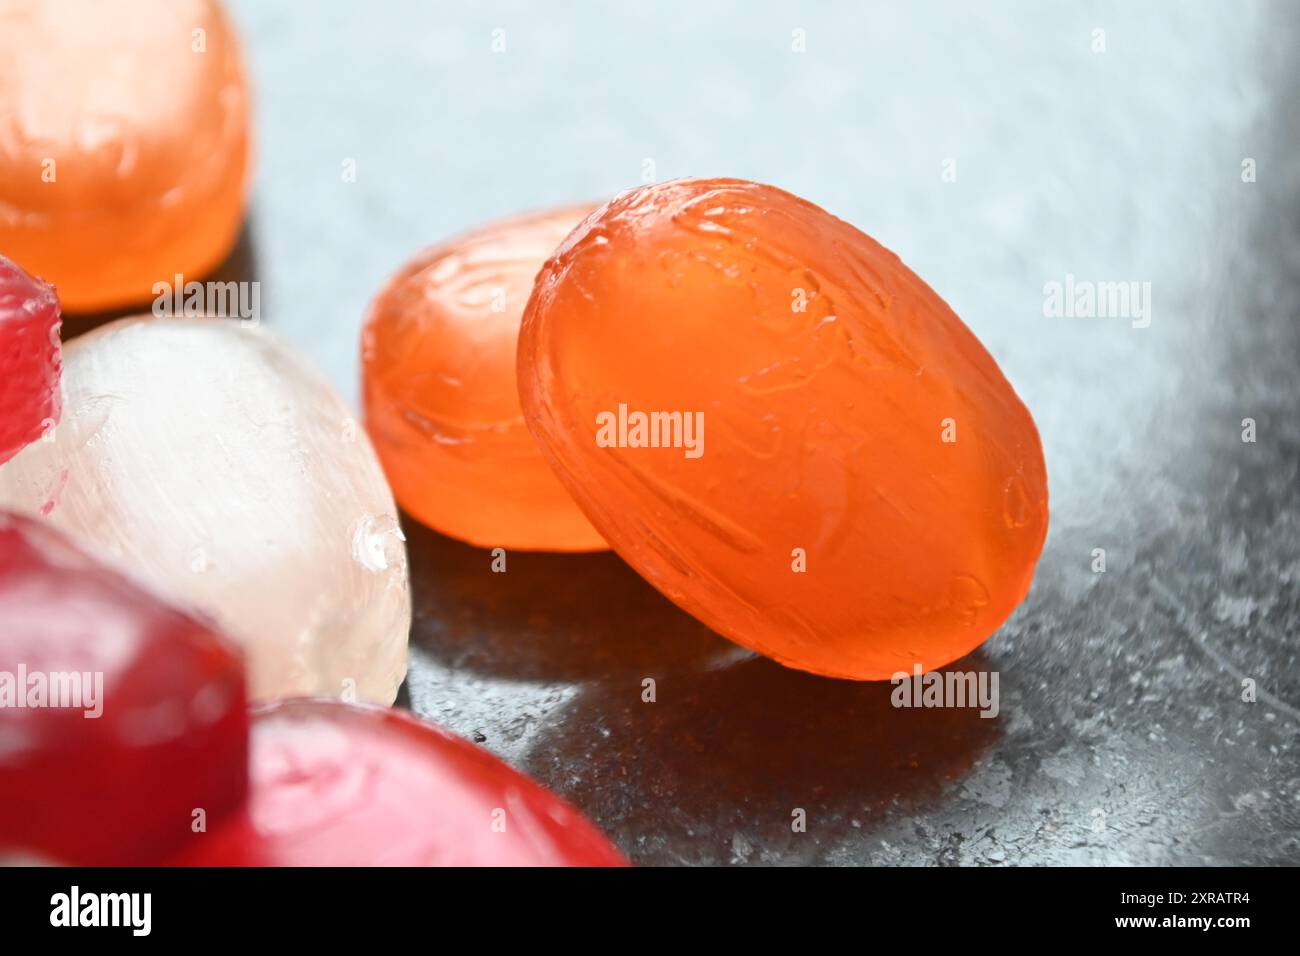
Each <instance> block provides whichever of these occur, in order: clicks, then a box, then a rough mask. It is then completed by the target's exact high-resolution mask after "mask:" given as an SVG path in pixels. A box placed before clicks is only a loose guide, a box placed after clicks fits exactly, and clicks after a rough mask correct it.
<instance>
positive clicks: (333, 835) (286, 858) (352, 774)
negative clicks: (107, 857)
mask: <svg viewBox="0 0 1300 956" xmlns="http://www.w3.org/2000/svg"><path fill="white" fill-rule="evenodd" d="M249 778H250V793H249V800H248V804H247V807H246V808H245V811H244V812H243V813H242V814H241V815H239V816H238V817H234V818H232V819H231V820H230V821H228V822H227V823H226V824H225V825H224V826H223V827H221V828H220V829H218V830H216V831H213V832H211V833H209V834H208V835H207V836H206V837H204V838H202V839H200V840H199V841H198V842H197V843H195V844H192V845H191V848H190V849H189V850H187V852H186V853H185V854H183V855H182V856H181V857H179V858H177V860H176V861H175V862H177V863H181V864H185V865H194V866H617V865H622V864H624V863H625V861H624V859H623V857H622V856H621V855H620V854H619V853H618V851H617V850H615V849H614V848H613V847H612V846H610V844H609V843H608V842H606V840H605V838H604V837H602V836H601V835H600V834H599V833H598V832H597V831H596V829H595V828H594V827H593V826H592V825H591V824H590V823H588V822H587V821H586V820H585V819H583V817H582V816H581V815H580V814H579V813H578V812H577V811H576V810H574V809H573V808H572V807H570V806H569V805H568V804H566V803H565V802H564V801H562V800H560V799H559V798H558V797H555V796H554V795H552V794H550V793H548V792H547V791H546V790H543V789H542V788H541V787H540V786H538V785H537V784H536V783H534V782H533V781H531V780H529V779H528V778H527V777H525V776H523V775H522V774H520V773H518V772H516V771H514V770H512V769H511V768H510V767H508V766H506V765H505V764H504V763H502V762H501V761H500V760H498V759H497V758H496V757H494V756H492V755H491V754H489V753H488V752H487V751H486V750H483V749H481V748H479V747H476V746H474V745H473V744H471V743H469V742H468V741H466V740H462V739H461V738H459V737H456V736H453V735H452V734H450V733H447V732H446V731H444V730H441V729H439V728H438V727H435V726H433V725H432V724H428V723H425V722H423V721H421V720H418V719H416V718H415V717H412V716H411V715H410V714H407V713H404V712H402V711H398V710H388V709H384V708H379V707H371V706H360V705H353V704H344V703H340V702H338V701H334V700H315V699H310V700H309V699H297V700H288V701H281V702H277V703H273V704H269V705H266V706H264V707H261V708H258V709H256V710H254V718H253V725H252V743H251V759H250V771H249Z"/></svg>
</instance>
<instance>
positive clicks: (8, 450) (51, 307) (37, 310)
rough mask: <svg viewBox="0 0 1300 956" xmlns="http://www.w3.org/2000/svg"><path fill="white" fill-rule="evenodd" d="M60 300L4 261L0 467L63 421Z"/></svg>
mask: <svg viewBox="0 0 1300 956" xmlns="http://www.w3.org/2000/svg"><path fill="white" fill-rule="evenodd" d="M59 325H60V319H59V300H58V297H57V296H55V294H54V290H53V289H51V288H50V286H49V285H48V284H47V283H45V282H42V281H41V280H40V279H36V278H33V277H32V276H29V275H28V274H27V273H26V272H24V271H23V270H22V269H21V268H19V267H18V266H17V265H16V264H15V263H13V262H11V261H10V260H8V259H6V258H5V257H4V256H0V465H2V464H4V463H5V462H6V461H8V460H9V459H10V458H12V457H13V456H14V455H15V454H17V452H18V451H19V450H20V449H22V447H23V446H24V445H26V444H27V443H28V442H31V441H35V440H36V439H37V438H39V437H40V436H41V435H42V434H43V433H44V432H45V430H46V429H47V428H50V427H52V426H53V425H54V424H55V423H56V422H57V421H58V420H59V411H60V409H61V407H62V398H61V395H60V394H59V373H60V371H61V369H62V367H63V355H62V350H61V348H60V345H59Z"/></svg>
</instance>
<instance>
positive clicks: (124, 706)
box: [0, 512, 248, 865]
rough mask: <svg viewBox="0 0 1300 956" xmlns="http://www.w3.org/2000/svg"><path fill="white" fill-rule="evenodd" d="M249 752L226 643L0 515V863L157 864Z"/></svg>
mask: <svg viewBox="0 0 1300 956" xmlns="http://www.w3.org/2000/svg"><path fill="white" fill-rule="evenodd" d="M247 759H248V715H247V708H246V706H245V699H244V673H243V668H242V666H241V662H240V657H239V653H238V650H237V649H236V647H235V646H234V645H233V644H232V643H230V642H228V641H226V640H224V639H223V638H221V637H220V636H219V635H218V634H217V633H216V632H215V631H214V630H213V629H212V627H211V626H210V624H209V623H207V622H205V621H203V620H200V619H198V618H196V617H194V616H193V615H191V614H189V613H186V612H184V611H181V610H178V609H177V608H175V607H173V606H171V605H169V604H167V603H165V602H163V601H161V600H160V599H159V598H158V597H156V596H155V595H153V594H151V593H150V592H148V591H147V590H145V589H143V588H141V587H140V586H139V585H138V584H136V583H135V582H134V581H132V580H130V579H129V578H127V577H125V576H124V575H123V574H121V573H120V572H119V571H117V570H115V569H113V568H110V567H108V566H106V565H104V564H102V563H101V562H99V561H97V560H94V559H92V558H91V557H89V556H87V555H86V554H85V553H84V552H82V551H81V550H79V549H78V548H76V547H74V546H73V544H72V542H71V541H70V540H69V539H68V538H67V537H66V536H65V535H63V534H61V533H60V532H58V531H56V530H55V529H54V528H52V527H50V526H49V525H48V524H47V523H45V522H42V521H38V520H34V519H30V518H26V517H22V516H17V515H11V514H6V513H3V512H0V856H4V855H23V856H27V857H30V856H35V857H37V858H40V859H48V860H56V861H60V862H65V863H80V864H90V865H123V864H127V865H130V864H137V863H149V862H156V861H157V860H158V859H159V858H160V857H161V856H163V855H164V854H166V853H170V852H175V851H176V849H177V848H178V847H180V846H183V845H184V844H185V842H186V841H187V840H189V839H191V838H192V837H193V836H194V824H195V823H196V821H198V820H200V819H201V820H202V822H203V823H204V824H205V825H215V824H216V822H217V821H218V820H220V819H221V818H222V816H223V815H225V814H227V813H229V812H230V811H231V810H233V809H234V808H236V807H237V806H239V805H240V803H241V802H242V800H243V798H244V796H245V788H246V784H247ZM196 811H200V812H201V813H200V814H199V815H196Z"/></svg>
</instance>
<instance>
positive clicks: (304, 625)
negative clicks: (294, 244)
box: [0, 318, 411, 703]
mask: <svg viewBox="0 0 1300 956" xmlns="http://www.w3.org/2000/svg"><path fill="white" fill-rule="evenodd" d="M63 361H64V365H63V401H64V405H63V409H64V411H63V418H62V421H61V422H60V423H59V425H58V427H57V428H55V429H53V430H52V432H50V433H47V434H46V436H45V437H44V438H43V439H42V440H38V441H36V442H35V443H34V444H32V445H29V446H28V447H27V448H26V449H25V450H24V451H22V452H21V453H20V454H18V455H17V456H16V457H15V458H14V459H13V460H12V461H10V462H9V463H7V464H6V465H3V466H0V508H9V509H12V510H16V511H23V512H27V513H30V514H36V515H42V516H45V517H46V519H47V520H49V521H51V522H52V523H54V524H56V525H58V526H59V527H61V528H63V529H65V530H66V531H68V532H70V533H71V534H72V535H73V537H74V538H76V539H77V540H79V541H80V542H82V544H83V545H85V546H87V547H90V548H93V549H97V550H98V551H100V552H101V553H103V554H105V555H107V556H109V557H111V558H116V560H117V561H118V563H119V564H121V565H122V566H123V567H124V568H125V569H127V570H128V571H131V572H133V573H134V574H135V575H136V576H137V577H140V578H141V579H143V580H144V581H146V582H149V583H151V584H153V585H154V587H155V588H156V589H157V590H158V591H160V592H161V593H163V594H166V595H170V596H171V597H172V598H173V599H175V600H177V601H181V602H186V603H188V604H190V605H191V606H193V607H195V608H197V609H199V610H200V611H202V612H205V613H207V614H208V615H209V616H210V617H212V618H214V619H215V620H216V621H217V622H218V623H219V624H220V626H221V628H222V629H223V630H225V631H226V632H227V633H229V634H230V635H231V636H232V637H235V638H238V639H239V640H241V641H242V642H243V644H244V647H245V657H246V662H247V666H248V671H249V691H250V694H251V695H252V696H254V697H262V698H265V697H278V696H288V695H298V694H313V695H325V696H331V697H343V698H345V699H350V698H351V697H352V696H355V697H356V698H358V699H367V700H373V701H380V702H383V703H392V701H393V699H394V698H395V697H396V695H397V688H398V685H399V684H400V683H401V682H402V679H403V677H404V676H405V673H406V645H407V637H408V633H409V630H410V623H411V602H410V589H409V583H408V579H407V567H406V547H405V545H404V543H403V538H402V533H401V529H400V528H399V526H398V523H397V509H396V506H395V505H394V504H393V496H392V493H391V492H390V491H389V489H388V484H387V482H386V481H385V480H384V476H383V472H382V471H381V470H380V466H379V463H378V461H377V460H376V458H375V454H374V451H373V450H372V448H371V447H370V442H369V440H368V439H367V437H366V435H365V433H364V432H363V431H361V430H360V429H358V428H357V426H356V422H355V420H354V419H353V417H352V415H351V413H350V412H349V410H348V408H347V406H346V405H345V404H344V402H343V400H342V399H341V398H340V397H339V396H338V394H337V393H336V392H335V391H334V390H333V388H331V387H330V385H329V384H328V383H327V382H326V381H325V380H324V378H322V377H321V375H320V374H319V373H318V372H317V371H316V370H315V369H313V368H311V367H310V366H309V365H308V364H307V363H306V362H305V361H304V360H303V359H301V358H299V357H298V356H297V355H295V354H294V353H292V352H291V351H289V350H288V349H287V348H286V347H285V346H284V345H282V344H280V343H279V342H278V341H276V340H275V339H274V338H272V337H270V336H269V335H267V334H266V333H264V332H262V331H260V330H258V329H248V328H242V327H241V326H240V325H239V324H238V323H234V322H229V321H225V320H217V319H154V318H134V319H123V320H121V321H118V322H114V323H112V324H110V325H106V326H103V327H102V328H100V329H97V330H96V331H94V332H92V333H91V334H89V335H86V336H83V337H81V338H78V339H74V340H73V341H72V342H70V343H69V344H68V345H67V346H66V348H65V351H64V360H63Z"/></svg>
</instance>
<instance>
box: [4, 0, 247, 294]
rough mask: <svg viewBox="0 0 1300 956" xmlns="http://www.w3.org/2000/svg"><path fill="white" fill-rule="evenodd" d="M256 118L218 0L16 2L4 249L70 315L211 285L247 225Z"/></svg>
mask: <svg viewBox="0 0 1300 956" xmlns="http://www.w3.org/2000/svg"><path fill="white" fill-rule="evenodd" d="M248 114H249V95H248V84H247V80H246V79H245V76H244V69H243V65H242V62H241V54H240V51H239V45H238V39H237V37H236V36H235V34H234V32H233V28H232V26H231V23H230V21H229V19H228V18H227V16H226V14H225V13H224V11H223V10H222V8H221V7H220V5H219V4H218V3H217V2H215V0H115V2H113V3H102V2H100V0H61V2H59V3H48V2H44V0H6V2H5V3H3V4H0V251H3V252H4V254H5V255H8V256H12V257H13V258H14V259H16V260H17V261H18V262H20V263H22V265H23V266H24V268H26V269H28V270H29V271H32V272H35V273H37V274H39V275H41V276H43V277H44V278H45V279H47V280H49V281H50V282H52V283H54V285H55V286H56V288H57V289H58V292H59V296H60V298H61V300H62V302H63V306H64V308H65V309H67V310H69V311H87V310H95V309H103V308H107V307H110V306H119V305H127V304H131V303H142V302H147V301H149V300H150V299H152V298H153V297H154V295H155V293H154V291H153V285H154V283H156V282H168V283H170V282H172V281H173V276H174V275H175V274H177V273H180V274H183V275H184V276H185V277H186V279H187V280H188V279H199V278H201V277H202V275H203V274H204V273H206V272H207V271H209V270H210V269H211V268H212V267H213V266H215V265H217V263H219V262H220V261H221V260H222V259H223V258H225V256H226V254H227V253H228V252H229V251H230V249H231V247H232V246H233V245H234V242H235V237H236V235H237V233H238V231H239V226H240V223H241V222H242V221H243V216H244V201H245V196H246V193H247V189H248V181H249V146H250V138H249V116H248Z"/></svg>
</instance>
